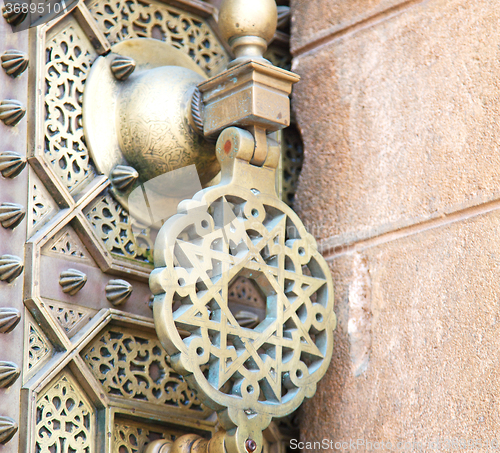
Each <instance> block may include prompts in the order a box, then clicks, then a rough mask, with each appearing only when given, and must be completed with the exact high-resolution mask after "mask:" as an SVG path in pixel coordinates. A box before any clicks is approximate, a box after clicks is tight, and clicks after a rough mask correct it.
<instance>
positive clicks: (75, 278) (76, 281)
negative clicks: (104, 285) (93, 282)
mask: <svg viewBox="0 0 500 453" xmlns="http://www.w3.org/2000/svg"><path fill="white" fill-rule="evenodd" d="M85 283H87V276H86V275H85V274H84V273H83V272H82V271H79V270H78V269H68V270H66V271H63V272H61V275H60V276H59V285H61V288H62V290H63V293H67V294H69V295H70V296H74V295H76V294H77V293H78V291H80V290H81V289H82V288H83V287H84V286H85Z"/></svg>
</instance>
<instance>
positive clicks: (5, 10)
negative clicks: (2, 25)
mask: <svg viewBox="0 0 500 453" xmlns="http://www.w3.org/2000/svg"><path fill="white" fill-rule="evenodd" d="M17 4H18V3H17ZM15 5H16V3H12V2H7V3H6V4H5V6H3V7H2V16H3V18H4V19H5V20H6V21H7V23H8V24H10V25H12V26H13V27H15V26H16V25H19V24H20V23H21V22H23V21H24V20H25V19H26V17H28V13H23V12H22V11H21V10H19V9H17V11H19V12H17V13H16V12H15V11H16V9H15V8H14V6H15Z"/></svg>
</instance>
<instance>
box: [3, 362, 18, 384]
mask: <svg viewBox="0 0 500 453" xmlns="http://www.w3.org/2000/svg"><path fill="white" fill-rule="evenodd" d="M20 375H21V369H20V368H19V367H18V366H17V365H16V364H15V363H12V362H0V388H7V387H10V386H11V385H12V384H13V383H14V382H16V381H17V379H18V378H19V376H20Z"/></svg>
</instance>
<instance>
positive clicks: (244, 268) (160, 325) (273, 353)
mask: <svg viewBox="0 0 500 453" xmlns="http://www.w3.org/2000/svg"><path fill="white" fill-rule="evenodd" d="M266 145H267V148H268V149H267V153H266V156H267V157H266V160H265V162H264V163H263V166H262V167H258V166H255V165H252V164H251V163H250V160H251V159H252V156H253V155H254V153H255V150H254V148H255V141H254V139H253V136H252V135H251V134H250V133H249V132H247V131H243V130H241V129H236V128H229V129H226V130H225V131H224V132H223V133H222V134H221V135H220V137H219V140H218V142H217V157H218V159H219V161H220V163H221V167H222V181H221V184H219V185H218V186H215V187H212V188H209V189H206V190H204V191H202V192H200V193H198V194H197V195H196V196H195V197H194V198H193V199H192V200H188V201H185V202H183V203H181V205H180V206H179V213H178V215H176V216H174V217H172V218H170V219H169V220H168V221H167V222H166V223H165V225H164V226H163V227H162V229H161V231H160V233H159V235H158V238H157V242H156V247H155V266H156V267H157V268H156V269H155V271H153V273H152V274H151V278H150V285H151V289H152V291H153V293H155V294H156V296H155V302H154V316H155V325H156V328H157V331H158V335H159V337H160V339H161V341H162V344H163V345H164V346H165V348H166V350H167V352H168V353H169V355H170V356H171V358H172V365H173V366H174V368H175V369H176V370H178V371H179V372H180V373H181V374H183V375H185V376H186V379H187V380H188V382H190V383H191V384H192V385H193V386H195V387H196V388H198V389H199V391H200V396H201V397H202V398H203V401H204V402H205V404H207V405H209V406H211V407H212V408H214V409H215V410H217V411H218V415H219V421H220V422H221V424H222V426H223V427H224V428H226V429H228V430H231V431H229V432H228V438H227V439H226V448H227V449H228V451H229V452H241V453H243V452H245V451H246V448H245V442H246V440H247V439H252V440H253V441H255V442H256V443H257V446H258V450H259V451H260V450H261V449H262V443H263V439H262V433H261V431H262V430H263V429H265V428H266V427H267V426H268V425H269V423H270V422H271V419H272V417H279V416H284V415H286V414H289V413H291V412H292V411H293V410H295V409H296V408H297V407H298V406H299V405H300V404H301V403H302V401H303V399H304V398H305V397H311V396H312V395H313V394H314V392H315V390H316V383H317V382H318V381H319V379H320V378H321V377H322V376H323V374H324V373H325V372H326V369H327V367H328V365H329V362H330V358H331V354H332V350H333V329H334V328H335V324H336V322H335V314H334V312H333V284H332V279H331V276H330V273H329V269H328V266H327V264H326V262H325V261H324V259H323V258H322V256H321V255H320V253H319V252H318V251H317V247H316V242H315V240H314V238H313V237H312V236H311V235H310V234H308V233H307V232H306V231H305V228H304V226H303V225H302V223H301V222H300V220H299V218H298V217H297V215H296V214H295V213H294V212H293V211H292V210H291V209H290V208H289V207H288V206H286V205H285V204H284V203H283V202H281V201H279V200H278V199H277V196H276V192H275V183H274V181H275V171H276V167H277V164H278V161H279V154H280V151H279V148H278V147H277V146H276V145H275V144H273V143H272V142H268V143H266ZM240 276H245V277H247V278H251V279H252V280H254V281H255V282H256V283H257V285H258V286H259V288H260V289H261V290H262V291H263V293H264V294H265V295H266V298H267V307H266V318H265V319H264V321H263V322H261V323H260V324H259V325H258V326H257V327H255V328H254V329H249V328H245V327H242V326H241V325H240V324H239V323H238V322H237V320H236V319H235V317H234V316H233V314H232V313H231V311H230V310H229V307H228V293H229V287H230V285H231V283H232V282H233V281H234V280H235V279H236V278H238V277H240ZM180 330H183V331H186V330H187V331H188V332H189V335H188V336H187V337H185V336H183V335H181V334H180ZM207 368H208V370H207ZM235 427H237V428H235Z"/></svg>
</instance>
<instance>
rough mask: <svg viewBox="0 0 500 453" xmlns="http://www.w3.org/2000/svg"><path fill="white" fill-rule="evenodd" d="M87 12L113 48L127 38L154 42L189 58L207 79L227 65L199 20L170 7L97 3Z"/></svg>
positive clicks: (134, 0)
mask: <svg viewBox="0 0 500 453" xmlns="http://www.w3.org/2000/svg"><path fill="white" fill-rule="evenodd" d="M90 10H91V12H92V14H93V15H94V17H95V18H96V19H97V22H98V24H99V26H100V28H101V29H102V30H103V32H104V35H105V36H106V37H107V38H108V39H109V41H110V42H111V43H112V44H115V43H116V42H118V41H122V40H124V39H129V38H141V37H142V38H144V37H146V38H155V39H159V40H161V41H165V42H167V43H168V44H171V45H172V46H173V47H176V48H177V49H180V50H182V51H183V52H185V53H186V54H187V55H189V56H190V57H191V58H192V59H193V60H194V61H195V62H196V63H197V64H198V65H199V66H200V67H201V68H203V70H204V71H205V72H206V73H207V75H215V74H217V72H218V71H220V70H221V69H222V68H223V66H225V65H226V64H227V61H228V60H227V55H226V52H225V51H224V48H223V47H222V45H221V44H220V43H219V41H218V39H217V38H216V37H215V35H214V33H213V32H212V30H211V29H210V28H209V27H208V25H207V24H206V23H205V22H204V21H203V20H202V19H200V18H199V17H196V16H195V15H193V14H190V13H187V12H186V11H181V10H180V9H177V8H175V7H172V6H170V5H165V4H160V3H156V2H146V1H141V0H118V1H116V2H102V1H97V2H95V3H93V4H92V5H91V6H90Z"/></svg>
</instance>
